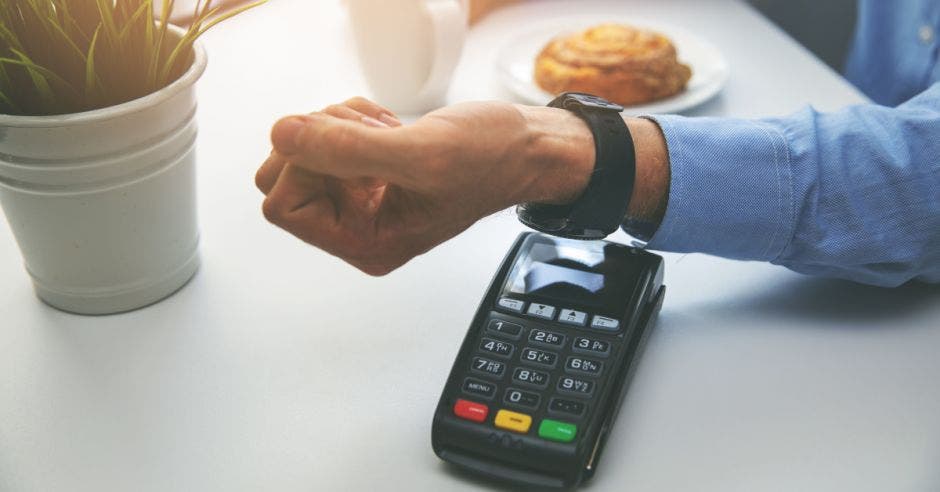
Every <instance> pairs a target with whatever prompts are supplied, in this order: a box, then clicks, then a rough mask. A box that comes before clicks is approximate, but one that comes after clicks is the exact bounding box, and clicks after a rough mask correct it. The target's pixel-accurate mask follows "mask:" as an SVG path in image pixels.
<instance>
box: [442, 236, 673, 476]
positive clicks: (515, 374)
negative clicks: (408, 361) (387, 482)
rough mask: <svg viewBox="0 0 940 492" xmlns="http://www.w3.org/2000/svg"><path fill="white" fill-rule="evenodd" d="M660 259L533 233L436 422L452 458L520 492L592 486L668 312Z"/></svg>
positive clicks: (487, 308)
mask: <svg viewBox="0 0 940 492" xmlns="http://www.w3.org/2000/svg"><path fill="white" fill-rule="evenodd" d="M662 279H663V262H662V258H661V257H659V256H657V255H655V254H652V253H649V252H646V251H643V250H640V249H636V248H631V247H628V246H624V245H621V244H617V243H612V242H607V241H577V240H571V239H562V238H557V237H550V236H545V235H542V234H539V233H532V232H526V233H523V234H521V235H520V236H519V238H518V239H517V240H516V242H515V244H514V245H513V247H512V249H511V250H510V251H509V254H508V255H507V256H506V258H505V260H504V261H503V263H502V265H501V266H500V268H499V271H498V272H497V273H496V277H495V278H494V279H493V281H492V283H491V284H490V287H489V290H488V291H487V292H486V295H485V296H484V298H483V301H482V303H481V304H480V307H479V308H478V309H477V312H476V315H475V316H474V318H473V322H472V323H471V325H470V329H469V330H468V331H467V335H466V337H465V338H464V341H463V344H462V345H461V347H460V352H459V353H458V354H457V359H456V361H455V362H454V366H453V368H452V369H451V372H450V376H449V377H448V379H447V383H446V385H445V387H444V391H443V394H442V395H441V399H440V402H439V403H438V406H437V410H436V411H435V414H434V423H433V428H432V444H433V447H434V452H435V453H436V454H437V455H438V456H439V457H440V458H441V459H443V460H445V461H447V462H450V463H453V464H455V465H457V466H459V467H462V468H466V469H470V470H473V471H475V472H477V473H480V474H483V475H486V476H489V477H494V478H498V479H503V480H507V481H511V482H515V483H518V484H524V485H532V486H540V487H573V486H576V485H578V484H579V483H581V482H583V481H584V480H587V479H588V478H590V477H591V476H592V475H593V474H594V472H595V470H596V469H597V465H598V460H599V458H600V455H601V452H602V451H603V448H604V442H605V440H606V438H607V436H608V434H609V433H610V429H611V426H612V425H613V423H614V420H615V419H616V418H617V413H618V411H619V409H620V404H621V402H622V401H623V396H624V394H625V392H626V389H627V386H628V384H629V381H630V377H631V376H632V373H633V371H634V369H635V368H636V365H637V361H638V360H639V357H640V353H641V352H642V350H643V346H644V343H645V341H646V339H647V336H648V335H649V333H650V330H651V328H652V326H653V322H654V320H655V318H656V315H657V313H658V312H659V309H660V307H661V306H662V302H663V296H664V295H665V290H666V289H665V287H664V286H663V285H662Z"/></svg>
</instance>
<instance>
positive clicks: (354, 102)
mask: <svg viewBox="0 0 940 492" xmlns="http://www.w3.org/2000/svg"><path fill="white" fill-rule="evenodd" d="M343 104H345V105H347V106H363V105H366V104H372V101H370V100H368V99H366V98H364V97H362V96H353V97H350V98H349V99H347V100H346V102H344V103H343Z"/></svg>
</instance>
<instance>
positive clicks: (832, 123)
mask: <svg viewBox="0 0 940 492" xmlns="http://www.w3.org/2000/svg"><path fill="white" fill-rule="evenodd" d="M651 119H653V120H654V121H656V122H657V123H658V124H659V126H660V128H662V130H663V133H664V135H665V137H666V143H667V146H668V149H669V159H670V172H671V178H670V181H671V182H670V189H669V200H668V204H667V209H666V214H665V217H664V218H663V221H662V223H661V224H660V226H659V228H658V230H657V231H656V233H655V234H654V235H653V237H652V238H651V239H650V242H649V243H648V245H647V247H649V248H650V249H657V250H663V251H674V252H701V253H708V254H713V255H718V256H724V257H727V258H734V259H741V260H761V261H770V262H772V263H776V264H779V265H783V266H786V267H788V268H790V269H792V270H795V271H797V272H801V273H807V274H812V275H821V276H829V277H839V278H846V279H850V280H855V281H858V282H863V283H869V284H874V285H882V286H896V285H900V284H903V283H904V282H907V281H909V280H912V279H916V280H921V281H926V282H940V83H938V84H935V85H934V86H932V87H931V88H930V89H929V90H927V91H926V92H924V93H922V94H921V95H919V96H917V97H915V98H914V99H911V100H910V101H908V102H907V103H905V104H902V105H901V106H898V107H897V108H889V107H884V106H877V105H873V104H868V105H859V106H853V107H849V108H846V109H844V110H842V111H839V112H835V113H820V112H818V111H816V110H814V109H813V108H806V109H804V110H802V111H800V112H798V113H796V114H794V115H791V116H788V117H784V118H766V119H759V120H743V119H728V118H686V117H682V116H655V117H651Z"/></svg>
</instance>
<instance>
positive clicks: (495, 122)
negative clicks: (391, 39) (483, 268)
mask: <svg viewBox="0 0 940 492" xmlns="http://www.w3.org/2000/svg"><path fill="white" fill-rule="evenodd" d="M639 121H640V122H638V123H636V124H638V125H644V123H642V122H645V125H649V126H652V127H653V129H654V130H653V132H655V134H656V135H658V138H659V139H660V140H661V139H662V136H661V134H660V133H659V130H658V128H657V127H656V125H655V124H653V123H651V122H648V121H646V120H639ZM630 126H631V131H634V132H636V131H637V130H638V129H642V128H638V129H635V128H634V125H633V124H631V125H630ZM646 129H647V130H649V128H648V127H646ZM271 138H272V142H273V144H274V152H272V154H271V156H270V157H269V158H268V160H267V161H266V162H265V163H264V164H263V165H262V166H261V169H259V170H258V174H257V176H256V183H257V185H258V188H259V189H260V190H261V191H262V192H263V193H264V194H265V195H267V198H266V199H265V200H264V205H263V211H264V215H265V217H267V218H268V220H270V221H271V222H272V223H274V224H276V225H278V226H279V227H282V228H283V229H285V230H287V231H288V232H290V233H292V234H294V235H295V236H297V237H299V238H300V239H302V240H304V241H306V242H308V243H310V244H312V245H314V246H317V247H319V248H322V249H324V250H325V251H327V252H329V253H331V254H333V255H336V256H338V257H340V258H342V259H344V260H346V261H347V262H349V263H350V264H352V265H353V266H355V267H356V268H359V269H360V270H362V271H364V272H366V273H368V274H370V275H384V274H386V273H388V272H390V271H392V270H394V269H395V268H398V267H399V266H401V265H403V264H404V263H406V262H407V261H408V260H410V259H411V258H413V257H415V256H417V255H419V254H421V253H424V252H425V251H428V250H429V249H431V248H433V247H434V246H436V245H438V244H440V243H442V242H444V241H445V240H447V239H449V238H451V237H453V236H455V235H457V234H458V233H460V232H461V231H463V230H465V229H466V228H467V227H469V226H470V225H472V224H473V223H474V222H476V221H477V220H479V219H480V218H482V217H484V216H487V215H489V214H491V213H494V212H496V211H499V210H502V209H505V208H507V207H509V206H511V205H514V204H517V203H520V202H525V201H537V202H546V203H565V202H570V201H573V200H574V199H576V198H577V197H578V196H580V194H581V192H582V191H583V190H584V188H585V187H586V186H587V183H588V181H589V179H590V174H591V172H592V170H593V167H594V139H593V136H592V135H591V132H590V130H589V129H588V127H587V125H586V124H585V123H584V122H583V121H582V120H581V119H580V118H578V117H577V116H575V115H573V114H572V113H570V112H568V111H565V110H560V109H554V108H543V107H527V106H519V105H513V104H508V103H499V102H485V103H464V104H458V105H455V106H450V107H447V108H443V109H440V110H438V111H435V112H432V113H430V114H428V115H426V116H424V117H423V118H421V119H420V120H418V121H417V122H415V123H414V124H412V125H408V126H402V125H401V124H400V123H399V122H398V120H397V119H395V117H394V116H393V115H392V114H391V113H390V112H389V111H388V110H386V109H384V108H382V107H380V106H378V105H376V104H375V103H373V102H371V101H368V100H365V99H362V98H355V99H351V100H349V101H347V102H345V103H343V104H339V105H334V106H330V107H328V108H326V109H324V110H323V111H321V112H318V113H313V114H310V115H305V116H291V117H288V118H285V119H282V120H281V121H279V122H278V123H277V124H276V125H275V126H274V129H273V131H272V135H271ZM639 146H640V145H639V143H638V145H637V147H638V152H637V157H638V160H639V159H640V158H641V157H642V154H641V151H640V150H639ZM663 149H665V144H663ZM667 173H668V171H667ZM643 175H644V172H643V171H642V170H641V169H639V168H638V174H637V176H638V179H639V178H640V177H641V176H643ZM667 176H668V174H667ZM660 192H661V190H660ZM634 197H635V198H636V191H635V193H634ZM634 201H637V200H633V201H631V208H633V202H634ZM640 201H642V200H640ZM638 203H639V202H638Z"/></svg>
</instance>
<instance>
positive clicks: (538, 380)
mask: <svg viewBox="0 0 940 492" xmlns="http://www.w3.org/2000/svg"><path fill="white" fill-rule="evenodd" d="M548 378H549V375H548V373H547V372H542V371H536V370H535V369H527V368H524V367H517V368H516V370H515V371H513V373H512V380H513V381H516V382H518V383H522V384H527V385H530V386H536V387H538V388H544V387H546V386H548Z"/></svg>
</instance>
